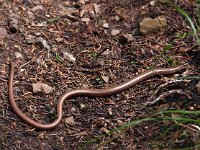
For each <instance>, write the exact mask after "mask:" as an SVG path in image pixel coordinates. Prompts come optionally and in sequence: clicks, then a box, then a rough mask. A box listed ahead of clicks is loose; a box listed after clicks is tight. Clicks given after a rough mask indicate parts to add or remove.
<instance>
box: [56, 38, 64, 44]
mask: <svg viewBox="0 0 200 150" xmlns="http://www.w3.org/2000/svg"><path fill="white" fill-rule="evenodd" d="M55 40H56V42H58V43H60V42H63V38H56V39H55Z"/></svg>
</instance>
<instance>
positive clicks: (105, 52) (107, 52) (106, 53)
mask: <svg viewBox="0 0 200 150" xmlns="http://www.w3.org/2000/svg"><path fill="white" fill-rule="evenodd" d="M109 54H110V50H109V49H107V50H105V51H104V52H103V53H102V54H101V55H104V56H107V55H109Z"/></svg>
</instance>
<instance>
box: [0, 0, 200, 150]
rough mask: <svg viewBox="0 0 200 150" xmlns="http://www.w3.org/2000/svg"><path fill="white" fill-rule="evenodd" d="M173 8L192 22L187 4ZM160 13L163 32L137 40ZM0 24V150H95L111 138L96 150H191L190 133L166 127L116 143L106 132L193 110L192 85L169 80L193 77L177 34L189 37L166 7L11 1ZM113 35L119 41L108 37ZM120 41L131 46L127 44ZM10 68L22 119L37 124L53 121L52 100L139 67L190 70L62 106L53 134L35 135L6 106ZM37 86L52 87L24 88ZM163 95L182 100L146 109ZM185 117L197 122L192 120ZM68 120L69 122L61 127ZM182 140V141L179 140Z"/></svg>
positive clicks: (155, 124) (189, 49)
mask: <svg viewBox="0 0 200 150" xmlns="http://www.w3.org/2000/svg"><path fill="white" fill-rule="evenodd" d="M177 5H178V6H179V7H181V8H183V9H184V10H186V11H187V12H188V13H189V14H190V15H191V16H193V17H194V18H193V19H195V17H197V16H196V13H195V10H196V5H194V3H188V2H187V1H184V2H180V1H178V2H177ZM193 8H194V9H193ZM160 15H164V16H165V17H166V19H167V28H166V29H165V30H163V31H162V32H159V33H156V34H151V35H141V34H140V33H139V32H138V30H139V28H138V27H139V23H140V22H141V21H142V20H143V19H144V18H147V17H151V18H156V17H157V16H160ZM0 18H1V22H0V27H1V28H5V29H6V31H7V34H8V35H7V36H6V37H5V38H4V39H2V40H1V43H0V45H1V48H0V89H1V90H0V110H1V111H0V148H1V149H48V150H49V149H52V150H56V149H59V150H61V149H78V148H79V149H86V148H87V149H94V148H95V147H97V146H98V145H99V144H100V143H103V142H105V141H107V140H108V139H109V138H112V137H114V138H113V139H112V141H111V142H108V144H105V143H104V144H103V148H104V149H156V148H165V147H167V148H183V147H185V146H188V147H192V146H194V145H196V144H199V135H198V134H197V133H196V132H195V131H193V130H190V129H191V128H189V126H186V125H185V126H184V124H183V125H180V124H179V123H177V122H175V121H173V120H172V121H166V120H165V121H160V122H159V121H147V122H143V123H141V124H139V125H137V126H134V127H132V128H128V129H127V130H125V131H124V132H122V133H120V134H117V133H114V134H116V136H115V135H114V136H113V135H112V134H108V133H109V131H113V130H114V129H116V128H118V127H120V126H121V125H124V124H126V123H130V122H131V121H133V120H138V119H142V118H145V117H149V116H151V115H152V114H154V113H155V112H158V111H163V110H190V111H193V110H199V108H200V107H199V99H200V97H199V95H198V94H197V89H196V87H195V86H196V84H197V83H198V82H199V78H187V81H186V80H184V79H185V78H184V79H183V80H181V81H177V80H178V79H181V78H182V77H184V76H192V77H197V76H198V75H199V60H200V59H199V58H200V53H199V47H198V46H197V45H196V40H195V38H194V37H193V36H192V35H186V34H187V33H189V32H190V31H191V29H190V27H189V24H188V22H187V20H186V19H185V18H184V17H182V16H181V15H180V14H179V13H178V12H177V11H176V10H175V9H174V8H172V7H169V5H167V4H165V3H161V2H156V3H155V4H154V5H152V3H151V4H150V0H141V1H138V0H123V1H120V0H109V1H108V0H92V1H87V0H85V1H84V0H80V1H45V0H40V1H39V0H36V1H33V2H32V1H29V0H25V1H23V2H19V1H17V0H15V1H12V2H11V1H6V2H0ZM107 25H108V27H107ZM112 30H119V34H117V35H111V32H112ZM125 34H131V35H133V39H132V40H131V41H128V40H127V39H126V37H125V36H124V35H125ZM16 52H17V53H16ZM68 54H70V57H69V55H68ZM71 56H73V57H71ZM10 60H12V61H14V62H15V75H14V95H15V99H16V101H17V105H18V106H19V107H20V109H21V110H22V111H23V112H24V113H25V114H26V115H27V116H29V117H30V118H33V119H35V120H37V121H39V122H44V123H45V122H51V121H53V120H54V119H55V117H56V106H57V101H58V99H59V97H60V95H61V94H62V93H64V92H65V91H67V90H70V89H80V88H106V87H110V86H112V85H116V84H120V83H122V82H124V81H126V80H127V79H130V78H132V77H134V76H135V75H137V74H138V73H141V72H144V71H145V70H147V69H151V68H160V67H172V66H178V65H181V64H185V63H188V62H189V65H188V66H187V69H186V71H185V72H184V73H183V72H180V73H177V74H175V75H170V76H167V77H159V76H157V77H153V78H150V79H148V80H145V81H142V82H141V83H139V84H137V85H136V86H134V87H132V88H130V89H128V90H126V91H123V92H121V93H119V94H114V95H112V96H107V97H97V98H96V97H75V98H73V99H69V100H67V101H66V102H65V105H64V108H63V110H64V113H63V119H62V122H61V123H60V124H59V125H58V126H57V127H56V128H55V129H53V130H37V129H35V128H33V127H31V126H30V125H28V124H26V123H25V122H23V121H22V120H21V119H20V118H18V117H17V115H16V114H15V112H13V109H12V108H11V106H10V103H9V101H8V92H7V91H8V85H7V80H8V75H9V62H10ZM170 79H171V80H173V81H177V82H172V83H171V82H170ZM37 82H42V83H45V84H47V85H49V86H51V87H52V88H53V89H54V92H52V93H50V94H43V93H33V90H32V83H37ZM162 86H163V87H162ZM159 87H160V89H159ZM172 90H181V92H180V93H178V92H175V93H172V94H170V93H169V94H168V95H167V96H165V97H164V100H159V101H158V103H155V104H154V105H151V106H148V107H147V106H146V104H147V102H152V101H153V100H155V99H156V97H158V96H160V95H163V94H164V93H166V92H168V91H172ZM154 94H155V97H153V98H152V96H153V95H154ZM172 115H173V114H172ZM189 117H191V118H192V119H195V118H196V119H198V117H199V115H198V114H196V115H193V116H192V115H191V116H189ZM69 118H70V119H73V120H70V123H69ZM187 127H188V128H187ZM183 131H185V132H183ZM186 132H187V136H186V135H183V133H186ZM174 141H176V142H174Z"/></svg>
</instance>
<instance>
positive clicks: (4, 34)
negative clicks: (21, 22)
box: [0, 28, 8, 40]
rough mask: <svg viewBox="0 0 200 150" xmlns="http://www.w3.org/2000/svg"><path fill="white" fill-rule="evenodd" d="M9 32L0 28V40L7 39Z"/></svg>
mask: <svg viewBox="0 0 200 150" xmlns="http://www.w3.org/2000/svg"><path fill="white" fill-rule="evenodd" d="M7 35H8V34H7V31H6V29H5V28H0V40H2V39H4V38H5V37H7Z"/></svg>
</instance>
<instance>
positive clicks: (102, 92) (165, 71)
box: [8, 62, 185, 129]
mask: <svg viewBox="0 0 200 150" xmlns="http://www.w3.org/2000/svg"><path fill="white" fill-rule="evenodd" d="M10 65H11V66H10V76H9V83H8V84H9V85H8V92H9V93H8V94H9V100H10V104H11V106H12V108H13V110H14V112H15V113H16V114H17V115H18V116H19V117H20V118H21V119H22V120H24V121H25V122H26V123H28V124H30V125H31V126H33V127H35V128H38V129H52V128H55V127H56V126H57V125H58V124H59V123H60V122H61V119H62V113H63V104H64V101H65V100H67V99H69V98H72V97H76V96H108V95H112V94H116V93H119V92H122V91H124V90H126V89H128V88H130V87H132V86H133V85H135V84H137V83H139V82H141V81H143V80H146V79H148V78H150V77H152V76H156V75H170V74H174V73H176V72H178V71H181V70H183V69H184V68H185V66H184V65H183V66H178V67H174V68H158V69H154V70H149V71H146V72H144V73H142V74H140V75H138V76H136V77H134V78H133V79H131V80H129V81H127V82H124V83H122V84H120V85H117V86H114V87H110V88H105V89H76V90H71V91H68V92H66V93H64V94H63V95H62V96H61V97H60V98H59V100H58V104H57V118H56V119H55V121H53V122H52V123H46V124H42V123H39V122H37V121H35V120H33V119H31V118H29V117H27V116H26V115H25V114H24V113H23V112H22V111H21V110H20V109H19V107H18V106H17V104H16V102H15V99H14V95H13V78H14V63H13V62H11V64H10Z"/></svg>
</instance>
